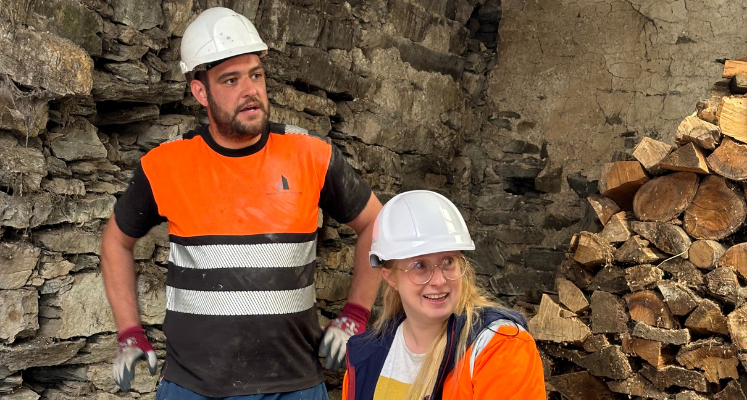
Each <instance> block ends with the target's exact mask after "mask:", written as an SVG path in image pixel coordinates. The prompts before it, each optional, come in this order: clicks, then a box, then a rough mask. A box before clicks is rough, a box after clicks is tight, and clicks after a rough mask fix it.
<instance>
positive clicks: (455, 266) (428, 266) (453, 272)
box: [407, 257, 464, 285]
mask: <svg viewBox="0 0 747 400" xmlns="http://www.w3.org/2000/svg"><path fill="white" fill-rule="evenodd" d="M438 267H439V268H440V269H441V272H442V273H443V276H444V278H446V279H448V280H450V281H454V280H457V279H459V278H461V277H462V275H464V269H463V268H460V266H459V262H458V261H457V260H456V259H454V258H452V257H446V258H444V259H443V261H441V264H440V265H438ZM435 271H436V265H435V264H433V263H431V262H430V261H427V260H416V261H413V262H412V263H410V265H409V266H408V268H407V277H408V278H410V281H412V283H414V284H416V285H424V284H426V283H428V282H429V281H430V280H431V278H433V274H434V273H435Z"/></svg>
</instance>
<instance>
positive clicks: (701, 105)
mask: <svg viewBox="0 0 747 400" xmlns="http://www.w3.org/2000/svg"><path fill="white" fill-rule="evenodd" d="M722 98H723V96H721V95H718V94H713V95H712V96H711V98H710V99H708V100H705V101H699V102H698V103H697V104H696V105H695V107H696V108H697V115H698V118H700V119H702V120H703V121H706V122H709V123H711V124H714V125H718V110H719V108H721V99H722Z"/></svg>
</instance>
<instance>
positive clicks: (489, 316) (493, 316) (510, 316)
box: [477, 307, 528, 330]
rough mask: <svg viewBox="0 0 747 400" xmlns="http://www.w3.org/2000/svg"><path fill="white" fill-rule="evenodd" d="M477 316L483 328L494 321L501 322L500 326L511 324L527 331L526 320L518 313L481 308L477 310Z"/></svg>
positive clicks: (500, 309)
mask: <svg viewBox="0 0 747 400" xmlns="http://www.w3.org/2000/svg"><path fill="white" fill-rule="evenodd" d="M477 314H478V315H480V318H481V320H482V326H483V327H485V326H488V325H490V324H492V323H493V322H495V321H503V322H501V325H504V324H505V325H511V324H513V325H515V326H519V327H521V328H523V329H524V330H527V329H528V324H527V320H526V318H525V317H524V314H522V313H520V312H518V311H514V310H509V309H507V308H503V307H481V308H479V309H478V310H477Z"/></svg>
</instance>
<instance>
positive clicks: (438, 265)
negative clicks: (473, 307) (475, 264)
mask: <svg viewBox="0 0 747 400" xmlns="http://www.w3.org/2000/svg"><path fill="white" fill-rule="evenodd" d="M447 258H451V259H452V260H453V262H459V268H460V269H461V270H462V273H461V274H460V275H459V276H458V277H456V278H453V279H452V278H449V277H447V276H446V273H445V271H444V267H443V264H444V261H445V260H446V259H447ZM463 259H464V256H461V255H458V256H446V257H444V258H443V259H442V260H441V262H440V263H439V264H434V263H432V262H430V261H428V260H415V261H413V262H411V263H410V264H408V266H410V265H412V264H414V263H416V262H421V263H426V264H427V265H432V266H433V268H432V269H431V276H430V277H429V278H428V279H427V280H426V281H425V282H423V283H417V282H414V281H413V280H412V277H411V276H410V274H409V273H408V271H410V270H411V269H410V268H395V269H397V270H400V271H404V273H405V275H407V279H409V280H410V282H412V283H413V284H414V285H427V284H428V282H430V281H431V279H433V277H434V276H435V275H436V267H438V268H439V269H440V270H441V276H443V277H444V279H445V280H448V281H457V280H459V279H462V277H464V274H465V273H466V272H467V268H462V264H463V263H464V261H463Z"/></svg>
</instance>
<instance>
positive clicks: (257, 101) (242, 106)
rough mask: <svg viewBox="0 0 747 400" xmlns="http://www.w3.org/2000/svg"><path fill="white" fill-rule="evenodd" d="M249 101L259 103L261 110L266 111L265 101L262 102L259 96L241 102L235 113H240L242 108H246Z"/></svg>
mask: <svg viewBox="0 0 747 400" xmlns="http://www.w3.org/2000/svg"><path fill="white" fill-rule="evenodd" d="M249 103H257V106H258V107H259V109H260V110H262V111H266V110H265V105H264V103H262V100H260V99H259V97H252V98H249V99H247V100H246V101H245V102H243V103H241V104H240V105H239V106H238V107H236V110H235V112H234V114H238V113H239V112H240V111H241V110H243V109H244V108H246V106H248V105H249Z"/></svg>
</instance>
